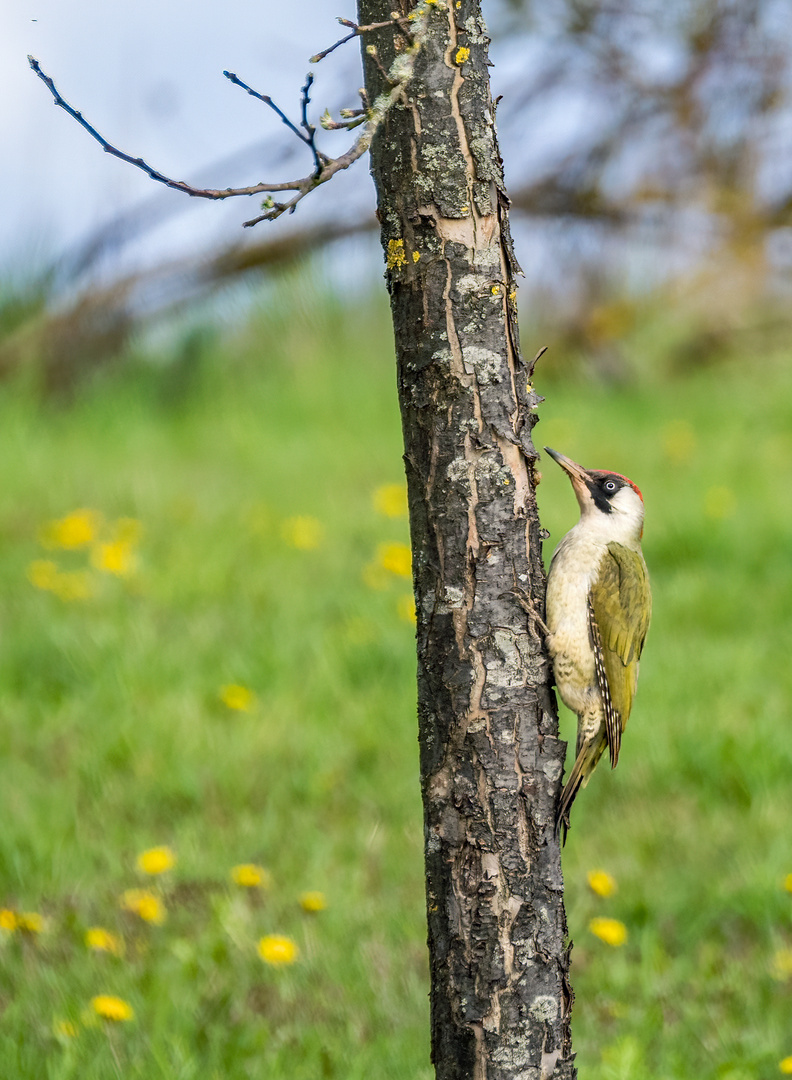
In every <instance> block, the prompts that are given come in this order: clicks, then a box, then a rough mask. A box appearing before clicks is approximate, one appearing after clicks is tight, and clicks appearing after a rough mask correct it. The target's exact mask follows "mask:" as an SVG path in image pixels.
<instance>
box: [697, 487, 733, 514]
mask: <svg viewBox="0 0 792 1080" xmlns="http://www.w3.org/2000/svg"><path fill="white" fill-rule="evenodd" d="M736 509H737V499H736V497H735V494H734V492H733V491H732V489H731V488H728V487H723V486H722V485H717V486H716V487H711V488H710V489H709V491H708V492H707V494H706V495H705V496H704V513H705V514H706V516H707V517H708V518H711V519H712V521H725V520H726V518H730V517H733V516H734V512H735V510H736Z"/></svg>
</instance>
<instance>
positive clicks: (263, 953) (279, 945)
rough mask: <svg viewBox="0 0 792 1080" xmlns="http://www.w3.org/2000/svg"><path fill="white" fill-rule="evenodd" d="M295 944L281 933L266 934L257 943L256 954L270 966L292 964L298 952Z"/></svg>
mask: <svg viewBox="0 0 792 1080" xmlns="http://www.w3.org/2000/svg"><path fill="white" fill-rule="evenodd" d="M299 951H300V950H299V949H298V948H297V945H296V943H295V942H294V941H292V939H291V938H290V937H283V935H282V934H268V935H267V936H266V937H263V938H262V939H261V941H259V943H258V954H259V956H260V957H261V959H262V960H263V961H264V963H265V964H270V965H271V966H272V967H285V966H286V965H287V964H293V963H294V962H295V960H296V959H297V954H298V953H299Z"/></svg>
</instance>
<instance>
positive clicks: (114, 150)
mask: <svg viewBox="0 0 792 1080" xmlns="http://www.w3.org/2000/svg"><path fill="white" fill-rule="evenodd" d="M28 63H29V64H30V66H31V68H32V69H33V71H34V72H35V73H36V75H38V77H39V78H40V79H41V81H42V82H43V83H44V84H45V86H46V87H47V89H48V90H49V91H50V93H51V94H52V97H53V99H54V101H55V104H56V105H59V106H60V107H61V108H62V109H64V110H65V111H66V112H67V113H68V114H69V116H71V117H73V118H74V119H75V120H76V121H77V123H78V124H80V126H81V127H84V128H85V130H86V131H87V132H88V134H89V135H90V136H91V137H92V138H94V139H96V141H97V142H98V143H99V145H100V146H101V147H102V149H103V150H104V151H105V153H106V154H112V155H113V157H117V158H119V159H120V160H121V161H126V162H127V163H128V164H129V165H134V166H135V167H136V168H138V169H142V170H143V172H144V173H145V174H146V175H147V176H148V177H150V178H151V179H152V180H156V181H157V183H159V184H164V185H165V186H166V187H170V188H174V189H175V190H176V191H183V192H184V193H185V194H186V195H190V196H192V197H193V198H197V199H229V198H233V197H235V196H237V195H261V194H264V193H266V192H275V191H297V190H301V189H302V187H303V186H304V185H305V183H306V182H307V180H309V179H311V178H310V177H306V178H305V179H303V180H287V181H285V182H284V183H282V184H268V183H261V184H251V185H250V187H244V188H197V187H193V186H192V184H188V183H187V182H186V181H184V180H173V179H172V178H171V177H169V176H165V174H164V173H161V172H158V171H157V170H156V169H154V168H152V166H151V165H149V164H148V163H147V162H145V161H144V160H143V158H140V157H138V158H135V157H132V156H131V155H130V154H125V153H124V151H123V150H119V149H118V147H116V146H113V145H112V144H111V143H109V142H108V141H107V139H105V138H104V136H102V135H100V134H99V132H98V131H97V130H96V128H95V127H93V126H92V125H91V124H89V123H88V121H87V120H86V119H85V117H84V116H83V115H82V113H80V112H78V111H77V110H76V109H75V108H73V107H72V106H71V105H70V104H69V103H68V101H66V100H65V99H64V98H62V97H61V95H60V94H59V92H58V90H57V88H56V86H55V83H54V82H53V81H52V79H51V78H50V77H49V75H47V74H46V73H45V72H43V71H42V70H41V67H40V65H39V62H38V60H36V58H35V57H33V56H28ZM298 134H300V133H299V132H298ZM300 138H303V136H302V135H300ZM304 141H306V140H304Z"/></svg>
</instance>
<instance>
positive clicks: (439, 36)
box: [358, 0, 576, 1080]
mask: <svg viewBox="0 0 792 1080" xmlns="http://www.w3.org/2000/svg"><path fill="white" fill-rule="evenodd" d="M393 7H394V5H393V4H391V3H384V2H383V0H359V5H358V13H359V22H360V23H362V24H371V23H377V22H381V21H383V20H387V19H388V18H389V15H390V12H391V10H392V9H393ZM396 7H397V10H399V11H400V13H403V14H405V15H406V14H407V13H408V11H409V8H408V7H407V6H403V7H398V5H396ZM409 25H410V30H411V34H410V36H408V35H405V34H404V33H401V32H399V31H398V30H397V29H393V30H392V29H389V28H385V29H383V30H380V31H378V32H376V33H373V34H372V33H367V34H366V35H365V37H364V62H365V69H366V88H367V91H368V94H369V97H370V99H371V100H372V101H376V100H377V99H382V95H384V94H386V93H390V92H392V90H393V83H398V82H399V81H401V82H402V84H403V88H402V92H401V94H400V96H399V98H398V100H397V101H396V103H395V104H393V105H392V106H391V107H390V108H389V110H388V112H387V114H386V116H385V118H384V120H383V122H382V123H381V124H380V126H379V128H378V131H377V134H376V135H375V137H374V140H373V143H372V148H371V168H372V174H373V177H374V181H375V185H376V188H377V195H378V213H379V220H380V223H381V226H382V243H383V248H384V251H385V255H386V262H387V271H386V278H387V282H388V288H389V291H390V297H391V308H392V314H393V324H394V332H395V338H396V353H397V362H398V384H399V401H400V406H401V413H402V422H403V429H404V445H405V463H406V471H407V481H408V491H409V503H410V528H411V534H412V545H413V572H414V586H415V596H416V607H417V614H418V631H417V638H418V713H419V737H420V748H421V778H422V790H423V799H424V816H425V838H426V881H427V914H428V926H429V950H430V961H431V980H432V983H431V1017H432V1059H433V1062H434V1065H435V1070H436V1075H437V1077H438V1080H550V1078H554V1080H562V1078H563V1080H573V1078H574V1077H575V1076H576V1071H575V1068H574V1065H573V1055H572V1052H571V1039H570V1031H569V1011H570V1006H571V990H570V988H569V983H568V967H569V955H568V948H567V928H566V916H565V913H564V906H563V881H562V876H561V864H560V852H559V847H558V843H557V841H556V839H555V838H554V832H553V826H554V806H555V803H556V800H557V797H558V789H559V782H560V777H561V773H562V771H563V762H564V750H565V745H564V744H563V743H562V742H560V741H559V739H558V722H557V716H556V711H555V703H554V700H553V695H552V693H551V689H550V687H551V683H550V666H549V662H548V658H547V656H546V653H545V650H544V646H543V643H542V641H541V639H540V637H539V635H538V634H537V633H535V632H532V630H531V627H530V625H529V621H530V620H529V619H528V618H527V616H526V613H525V610H524V607H523V605H522V604H521V602H520V600H521V599H523V600H524V599H525V598H531V600H532V602H533V604H534V605H535V608H536V610H537V611H541V610H542V607H543V602H544V586H545V582H544V571H543V567H542V558H541V535H540V525H539V518H538V513H537V507H536V499H535V486H536V476H535V474H534V463H535V462H536V460H537V454H536V451H535V450H534V447H533V444H532V442H531V434H530V433H531V428H532V426H533V423H534V422H535V411H534V410H535V407H536V405H537V404H538V402H539V400H540V399H539V398H538V397H537V395H536V394H535V393H534V391H533V389H532V387H531V386H530V383H529V378H530V372H529V369H528V368H527V366H526V364H525V363H524V361H523V359H522V357H521V355H520V351H519V340H518V332H517V320H516V303H515V296H516V287H515V281H514V277H515V273H516V272H518V271H519V268H518V267H517V264H516V261H515V258H514V254H513V251H512V244H511V237H510V234H509V226H508V199H507V197H506V191H505V186H504V180H503V173H502V165H501V160H500V155H499V152H498V145H497V136H496V131H495V115H494V105H493V102H492V100H491V97H490V91H489V77H488V61H487V47H488V44H489V41H488V37H487V34H486V29H485V27H484V23H483V21H482V18H481V12H480V8H479V4H478V2H476V0H437V2H434V3H433V2H425V0H421V3H419V4H418V6H417V7H416V8H415V9H413V13H412V19H411V21H410V24H409ZM366 46H368V50H367V49H366V48H365V47H366ZM371 46H375V48H376V56H373V55H372V53H371V51H370V49H371ZM405 71H408V72H409V77H408V78H405ZM386 72H387V73H388V75H389V76H390V81H389V79H388V78H387V77H386V74H385V73H386Z"/></svg>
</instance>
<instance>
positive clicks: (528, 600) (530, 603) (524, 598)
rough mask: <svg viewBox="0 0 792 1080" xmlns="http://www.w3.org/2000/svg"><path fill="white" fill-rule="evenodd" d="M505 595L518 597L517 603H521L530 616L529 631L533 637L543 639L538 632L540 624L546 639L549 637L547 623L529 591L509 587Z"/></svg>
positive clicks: (538, 639)
mask: <svg viewBox="0 0 792 1080" xmlns="http://www.w3.org/2000/svg"><path fill="white" fill-rule="evenodd" d="M503 595H504V596H513V597H514V598H515V599H516V601H517V603H518V604H519V605H520V607H521V608H522V609H523V611H524V612H525V613H526V615H527V616H528V632H529V633H530V635H531V637H534V638H536V640H537V641H541V640H542V639H541V638H540V637H539V635H538V634H537V632H536V627H537V626H538V627H539V629H540V630H541V631H542V633H543V634H544V639H545V641H546V640H547V638H548V637H549V636H550V631H549V630H548V628H547V623H546V622H545V621H544V619H543V618H542V616H541V615H540V614H539V612H538V611H537V610H536V603H535V602H534V600H533V599H532V597H530V596H529V595H528V593H527V592H524V591H523V590H522V589H509V591H508V592H507V593H504V594H503Z"/></svg>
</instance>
